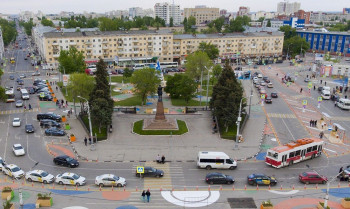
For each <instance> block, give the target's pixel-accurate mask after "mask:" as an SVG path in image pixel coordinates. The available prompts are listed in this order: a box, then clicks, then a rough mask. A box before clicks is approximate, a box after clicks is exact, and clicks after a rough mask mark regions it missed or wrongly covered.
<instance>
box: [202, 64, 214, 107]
mask: <svg viewBox="0 0 350 209" xmlns="http://www.w3.org/2000/svg"><path fill="white" fill-rule="evenodd" d="M204 67H205V69H207V71H208V77H207V103H206V105H205V109H206V110H207V109H208V102H209V99H208V96H209V71H210V70H211V69H213V67H211V68H210V69H209V70H208V68H207V66H204Z"/></svg>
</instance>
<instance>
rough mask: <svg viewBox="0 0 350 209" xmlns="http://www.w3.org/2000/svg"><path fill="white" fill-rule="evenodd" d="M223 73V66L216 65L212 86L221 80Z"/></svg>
mask: <svg viewBox="0 0 350 209" xmlns="http://www.w3.org/2000/svg"><path fill="white" fill-rule="evenodd" d="M221 72H222V67H221V65H219V64H217V65H214V67H213V73H212V77H211V79H210V80H211V84H212V85H213V84H214V83H216V82H217V81H218V80H219V77H220V75H221Z"/></svg>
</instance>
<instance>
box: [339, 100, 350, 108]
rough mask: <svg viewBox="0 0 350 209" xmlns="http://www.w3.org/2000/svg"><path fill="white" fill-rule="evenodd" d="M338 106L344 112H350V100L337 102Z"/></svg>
mask: <svg viewBox="0 0 350 209" xmlns="http://www.w3.org/2000/svg"><path fill="white" fill-rule="evenodd" d="M337 106H338V107H340V109H343V110H350V99H344V98H341V99H339V101H338V102H337Z"/></svg>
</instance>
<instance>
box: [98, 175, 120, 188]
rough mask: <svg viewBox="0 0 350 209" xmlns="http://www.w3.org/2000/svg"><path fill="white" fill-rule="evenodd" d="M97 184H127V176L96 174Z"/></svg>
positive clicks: (118, 185) (102, 185)
mask: <svg viewBox="0 0 350 209" xmlns="http://www.w3.org/2000/svg"><path fill="white" fill-rule="evenodd" d="M95 184H96V185H97V186H101V187H104V186H117V187H123V186H125V185H126V181H125V178H123V177H118V176H115V175H113V174H103V175H101V176H96V179H95Z"/></svg>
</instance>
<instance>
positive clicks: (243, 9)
mask: <svg viewBox="0 0 350 209" xmlns="http://www.w3.org/2000/svg"><path fill="white" fill-rule="evenodd" d="M249 12H250V8H249V7H239V9H238V12H237V16H244V15H249Z"/></svg>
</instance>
